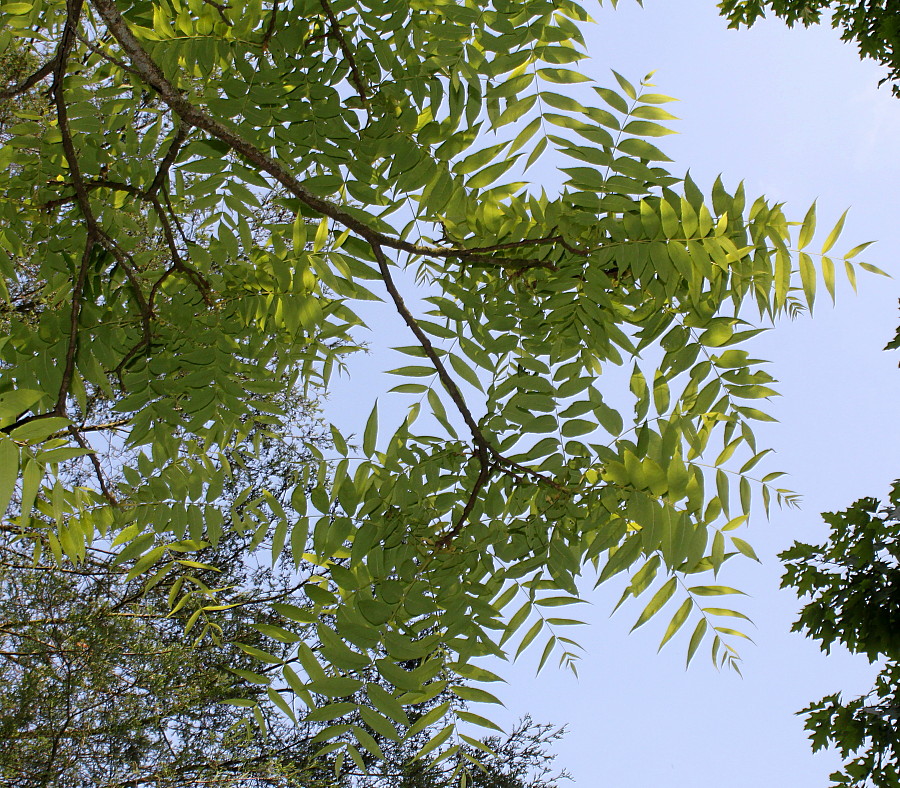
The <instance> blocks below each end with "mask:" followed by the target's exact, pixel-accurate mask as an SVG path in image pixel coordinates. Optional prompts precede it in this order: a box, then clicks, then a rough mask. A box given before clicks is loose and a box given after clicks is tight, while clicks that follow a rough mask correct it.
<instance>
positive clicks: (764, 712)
mask: <svg viewBox="0 0 900 788" xmlns="http://www.w3.org/2000/svg"><path fill="white" fill-rule="evenodd" d="M587 6H588V8H589V9H590V11H591V13H592V14H594V16H595V18H596V20H597V22H598V24H596V25H592V26H589V27H588V28H587V29H586V32H587V35H588V37H589V50H590V52H591V54H592V56H593V59H592V60H591V61H589V62H588V63H587V64H585V65H584V66H583V67H582V68H583V70H584V71H585V72H586V73H588V74H589V75H590V76H592V77H595V78H596V79H598V80H599V81H600V82H601V83H603V84H611V82H612V79H611V76H609V69H610V68H615V69H616V70H617V71H619V72H620V73H622V74H624V75H626V76H627V77H629V78H630V79H632V80H633V81H637V80H639V79H640V78H641V77H642V76H643V75H644V74H645V73H647V72H648V71H651V70H654V69H656V70H657V73H656V76H655V79H654V81H655V83H656V85H657V89H658V91H659V92H662V93H667V94H669V95H672V96H675V97H677V98H679V99H680V102H679V103H678V104H675V105H670V109H671V111H672V112H673V113H674V114H676V115H678V116H679V117H680V119H681V120H680V121H678V122H677V123H675V124H674V127H675V128H676V129H677V130H678V131H679V132H680V133H679V135H678V136H672V137H668V138H666V139H665V140H664V148H665V150H666V151H667V152H668V153H669V155H670V156H672V157H673V158H674V159H675V160H676V161H675V164H674V165H671V169H672V171H673V172H676V173H681V172H683V171H684V170H685V169H687V168H690V169H691V172H692V174H693V177H694V179H695V180H696V181H697V182H698V183H699V184H700V185H701V187H706V188H707V189H708V187H709V186H710V185H711V183H712V181H713V179H714V178H715V176H716V175H717V174H718V173H719V172H721V173H723V177H724V178H725V180H726V183H731V184H733V183H734V182H736V181H737V180H739V179H744V180H745V181H746V186H747V192H748V197H751V198H752V197H755V196H756V195H758V194H759V193H765V194H766V195H767V196H769V197H770V198H773V199H777V200H778V201H784V202H786V203H787V207H788V211H789V213H793V214H794V216H796V218H802V215H803V213H804V212H805V210H806V208H807V206H808V204H809V203H810V202H811V201H812V200H814V199H818V200H819V217H820V223H821V225H822V226H824V225H829V226H830V224H833V223H834V221H835V220H836V219H837V218H838V216H840V213H841V212H842V211H843V210H844V209H845V208H846V207H848V206H852V210H851V213H850V216H849V217H848V220H847V223H846V227H845V230H844V236H843V237H844V240H845V241H846V242H847V246H851V245H854V244H855V243H859V242H862V241H868V240H873V239H877V240H878V243H877V244H876V245H875V246H874V247H872V248H871V249H869V250H867V252H866V253H865V255H864V256H863V257H861V258H860V259H864V260H866V261H868V262H872V263H874V264H876V265H878V266H880V267H881V268H884V269H885V270H888V271H891V272H892V273H894V275H895V276H897V275H898V274H900V266H897V264H896V262H895V258H896V250H897V249H898V247H900V229H898V225H900V217H898V215H897V213H898V208H900V206H898V201H897V199H896V184H898V183H900V154H898V153H897V150H898V146H897V141H898V139H900V100H897V99H893V98H892V97H891V95H890V92H889V89H888V88H882V89H880V90H878V89H876V83H877V81H878V78H879V75H880V72H879V69H878V68H877V67H875V66H874V65H872V64H863V63H860V61H859V59H858V56H857V54H856V51H855V49H854V48H853V47H851V46H847V45H844V44H842V43H841V42H840V41H839V40H838V35H837V33H835V32H834V31H832V30H831V29H829V28H815V29H812V30H803V29H802V28H800V29H795V30H789V29H787V28H786V27H785V26H783V25H782V24H781V23H780V22H777V21H771V22H769V21H767V22H764V23H762V24H760V25H758V26H757V27H756V28H754V29H753V30H751V31H746V30H743V31H731V30H727V29H726V24H725V21H724V20H723V19H721V18H719V17H718V15H717V12H716V8H715V3H714V2H713V0H681V2H679V3H672V2H668V3H664V2H662V0H647V2H646V3H645V5H644V7H643V8H640V7H638V6H637V5H635V4H633V3H630V2H623V3H622V4H620V6H619V8H618V10H615V11H614V10H612V9H611V8H609V7H604V8H602V9H600V8H598V7H597V6H596V4H595V3H590V2H589V3H587ZM535 169H536V168H535ZM530 174H532V177H534V175H535V174H534V173H530ZM537 175H538V176H539V175H540V173H537ZM554 180H555V179H554ZM843 248H847V247H846V246H845V247H843ZM898 278H900V276H898ZM822 296H824V293H823V294H821V295H820V302H819V304H818V305H817V310H816V314H815V316H814V317H813V318H812V319H810V318H807V317H804V318H801V319H800V320H798V321H797V322H795V323H792V324H791V323H782V324H780V325H779V326H778V328H777V329H776V330H775V331H773V332H771V333H770V334H768V335H764V336H763V337H761V338H760V340H759V341H758V342H757V344H756V346H755V347H754V355H756V356H759V357H762V358H767V359H770V360H771V361H772V362H773V364H772V367H771V368H770V371H771V373H772V374H773V375H775V377H776V378H778V379H779V380H780V381H781V385H780V387H779V390H780V391H781V392H782V393H783V394H784V396H783V397H781V398H780V399H777V400H774V401H772V402H771V403H770V404H769V405H768V410H769V412H771V413H773V414H774V415H776V416H777V417H778V418H779V419H780V423H779V424H777V425H772V426H769V427H766V428H760V430H759V436H760V439H761V443H763V444H764V445H769V446H773V447H774V448H775V449H776V450H777V455H776V457H775V458H774V459H773V460H771V461H770V462H769V465H768V466H767V470H774V469H777V470H786V471H789V472H790V473H791V477H790V479H789V481H788V482H787V485H788V486H790V487H791V488H793V489H794V490H796V491H798V492H799V493H801V494H802V495H803V497H804V502H803V506H802V509H801V510H800V511H799V512H798V511H775V513H774V515H773V517H772V520H771V521H770V522H766V521H765V520H764V519H763V518H762V517H761V516H760V517H757V518H756V519H755V521H754V522H753V526H752V528H751V529H750V531H749V536H748V537H747V538H749V540H750V541H751V542H752V543H753V545H754V547H755V548H756V550H757V553H758V554H759V555H760V557H761V559H762V562H763V563H762V566H759V565H756V564H752V563H751V562H749V561H745V562H744V563H743V564H742V565H740V566H738V565H737V564H735V565H734V566H730V567H728V569H729V573H728V582H729V583H730V584H733V585H737V586H738V587H740V588H742V589H744V590H745V591H747V592H748V593H749V594H750V595H751V596H750V598H749V599H747V600H746V601H745V604H744V605H743V607H742V608H741V609H742V610H743V611H744V612H746V613H748V614H749V615H751V617H752V618H753V619H754V621H755V623H756V625H757V628H756V629H752V628H751V630H750V634H751V635H752V637H753V638H754V640H755V641H756V645H755V646H754V645H751V644H746V645H745V646H744V647H743V649H742V656H743V657H744V662H743V669H744V678H743V679H740V678H738V677H737V676H736V675H733V674H730V673H727V672H722V673H717V672H716V671H715V669H714V668H713V667H712V666H711V664H710V662H709V659H708V657H707V656H706V654H707V653H708V652H704V651H701V652H700V653H698V656H697V659H695V661H694V664H693V665H692V667H691V669H690V670H689V671H687V672H685V670H684V653H685V643H684V642H682V641H683V640H684V638H676V639H675V640H674V641H673V642H672V643H670V644H669V645H668V646H667V647H666V648H665V649H664V650H663V652H661V653H660V654H657V653H656V645H657V643H658V641H659V637H660V626H659V624H656V626H654V624H653V623H651V624H649V625H648V626H647V627H645V628H644V630H640V631H638V632H636V633H634V634H632V635H628V634H627V633H628V630H629V628H630V627H631V624H632V623H633V620H634V618H635V617H636V615H637V613H638V608H636V607H634V606H631V607H630V608H627V606H626V608H627V609H624V610H622V611H620V612H619V613H618V614H617V615H616V616H615V617H613V618H609V611H610V609H611V608H612V605H613V604H614V602H615V600H616V599H617V598H618V593H617V591H616V590H615V589H614V588H610V589H605V588H601V589H599V590H598V592H596V593H595V594H594V595H593V597H592V601H593V604H592V605H591V606H590V610H588V611H587V612H586V613H583V615H582V617H584V616H585V615H586V616H587V617H588V618H589V619H590V620H591V622H592V626H591V627H589V628H583V629H581V630H580V631H579V632H578V633H577V635H576V637H577V639H579V640H580V642H581V643H582V644H583V645H584V646H585V648H586V651H587V653H586V655H585V657H584V659H583V660H582V662H581V665H580V674H581V675H580V679H578V680H576V679H575V678H574V677H572V676H571V675H567V674H564V673H562V672H558V671H556V670H554V669H553V668H552V667H548V668H547V669H545V671H544V672H543V673H542V674H541V675H540V676H539V677H537V678H535V677H534V666H535V662H536V658H537V657H536V655H535V654H533V653H531V654H529V653H526V655H525V656H524V657H523V658H522V659H521V660H520V662H519V663H517V664H516V665H515V666H513V667H512V668H511V667H510V666H508V665H506V666H499V672H502V673H503V675H506V676H508V677H509V678H510V683H509V685H507V686H506V687H504V688H503V689H502V690H501V691H500V693H499V694H500V696H501V697H502V699H503V700H504V701H505V703H506V705H507V708H508V713H509V719H514V718H515V717H518V716H520V715H522V714H524V713H526V712H529V713H531V714H532V715H533V716H534V717H535V718H536V719H537V720H539V721H549V722H554V723H557V724H564V723H565V724H568V726H569V733H568V735H567V737H566V738H565V739H564V740H563V741H562V743H561V744H560V745H559V747H558V752H559V759H558V761H559V763H560V765H563V766H565V767H567V768H568V769H569V770H570V771H571V772H572V773H573V776H574V777H575V779H576V785H578V786H584V787H585V788H587V787H590V788H593V786H604V787H605V786H609V787H610V788H658V787H659V786H667V787H670V788H759V786H791V788H824V787H825V786H826V785H828V780H827V775H828V774H829V772H830V771H832V770H833V768H834V767H835V765H836V764H837V759H836V758H835V757H834V756H833V755H827V754H826V755H822V754H819V755H816V756H813V755H812V754H811V753H810V750H809V746H808V742H807V740H806V735H805V733H804V732H803V731H802V725H801V722H800V720H799V719H798V718H796V717H794V716H793V712H795V711H796V710H798V709H799V708H801V707H802V706H804V705H806V704H807V703H808V702H810V701H812V700H817V699H818V698H820V697H821V696H823V695H825V694H828V693H831V692H834V691H837V690H841V689H843V690H845V691H847V692H848V693H860V692H862V691H864V690H866V689H867V688H868V682H869V679H870V677H871V675H872V671H871V668H869V667H868V666H867V665H866V663H865V660H864V659H854V658H851V657H849V656H847V655H845V654H840V653H836V654H833V655H832V656H830V657H825V656H823V655H822V654H821V653H820V652H819V650H818V648H817V647H816V646H815V645H814V644H812V643H810V642H807V641H805V640H804V639H803V638H802V637H800V636H799V635H795V634H790V633H789V629H790V623H791V622H792V621H793V619H794V617H795V615H796V611H797V609H798V604H799V603H798V602H797V600H796V599H795V598H794V597H793V596H792V594H791V593H790V592H779V591H778V590H777V586H778V579H779V577H780V568H779V565H778V562H777V560H776V558H775V555H776V553H777V552H779V551H780V550H782V549H784V548H785V547H787V546H788V545H789V544H790V543H791V542H792V541H793V540H794V539H802V540H805V541H812V540H816V539H819V538H821V537H822V534H823V529H822V527H821V525H820V518H819V517H818V513H819V512H820V511H823V510H831V509H837V508H843V507H845V506H847V505H848V504H850V503H851V502H852V501H853V500H855V499H856V498H859V497H862V496H867V495H876V496H880V495H883V494H884V493H885V492H886V490H887V488H888V485H889V483H890V482H891V481H892V480H893V479H894V478H895V477H900V421H898V419H897V418H896V411H895V408H896V403H897V401H898V393H900V371H898V370H897V361H898V360H900V357H898V354H893V355H892V354H888V353H882V352H881V348H882V347H883V346H884V344H885V343H886V342H887V341H888V340H889V339H890V338H891V337H892V336H893V332H894V329H895V327H896V326H897V324H898V323H900V312H898V310H897V299H898V297H900V283H898V281H897V280H887V279H884V278H881V277H875V276H871V275H863V276H862V277H861V279H860V293H859V295H858V296H853V294H852V292H850V290H849V288H848V287H843V288H841V289H840V292H839V298H838V305H837V307H836V308H834V309H833V308H832V307H831V305H830V302H828V301H827V296H826V297H824V298H823V297H822ZM378 326H379V329H380V330H379V334H378V336H376V337H375V340H376V341H375V344H374V346H375V348H376V350H377V348H378V346H379V345H382V344H387V345H389V344H407V341H406V338H405V337H402V336H400V335H398V336H397V337H385V332H384V328H385V324H383V323H379V324H378ZM398 331H399V328H398ZM392 362H393V359H389V358H386V357H385V355H384V354H383V353H382V352H376V353H374V354H373V355H372V356H369V357H368V358H367V359H361V360H359V361H357V362H355V363H354V365H353V379H352V381H351V382H350V384H349V385H346V384H344V385H339V386H337V387H336V390H335V392H334V395H333V397H332V401H331V407H330V408H329V409H328V413H329V415H331V413H334V412H335V411H337V412H340V411H344V413H346V412H347V410H346V409H347V407H348V406H351V407H354V403H355V407H357V408H358V407H359V404H358V398H359V391H360V389H362V390H364V391H365V392H366V394H367V395H368V394H370V393H371V392H374V391H377V390H379V389H380V390H386V389H387V388H389V387H390V386H391V385H394V384H395V383H396V382H397V381H396V380H393V381H391V380H387V379H385V378H384V377H379V376H378V371H379V370H383V369H386V368H388V366H389V365H391V364H392ZM394 365H395V366H396V364H394ZM332 408H333V409H334V410H332ZM365 410H366V413H359V417H360V419H364V418H365V416H366V415H367V412H368V406H367V407H366V409H365ZM335 420H336V421H337V419H335ZM392 420H399V416H397V419H392ZM342 426H346V427H348V428H350V429H352V426H351V425H349V424H347V423H346V422H343V420H342ZM583 607H584V608H587V607H588V606H583Z"/></svg>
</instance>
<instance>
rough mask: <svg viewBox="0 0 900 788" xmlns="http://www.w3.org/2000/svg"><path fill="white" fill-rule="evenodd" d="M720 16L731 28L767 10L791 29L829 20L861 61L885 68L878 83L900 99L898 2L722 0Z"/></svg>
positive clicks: (759, 15) (871, 0)
mask: <svg viewBox="0 0 900 788" xmlns="http://www.w3.org/2000/svg"><path fill="white" fill-rule="evenodd" d="M719 8H720V9H721V10H722V15H723V16H725V17H726V18H727V19H728V21H729V22H730V26H731V27H739V26H740V25H748V26H750V25H752V24H753V23H754V22H756V20H757V19H759V18H760V17H764V16H765V15H766V11H772V12H773V13H774V14H775V15H776V16H777V17H778V18H779V19H783V20H784V21H785V22H787V23H788V24H789V25H790V26H791V27H793V26H794V25H795V24H796V23H797V22H801V23H802V24H803V25H805V26H806V27H809V26H810V25H813V24H818V23H819V22H821V21H822V15H823V14H825V16H826V19H829V18H830V20H831V26H832V27H834V28H840V30H841V40H843V41H852V42H854V43H855V44H856V45H857V47H858V48H859V55H860V57H862V58H871V59H872V60H875V61H877V62H878V63H879V64H881V65H883V66H885V67H886V68H887V75H886V76H885V77H884V79H882V80H881V82H879V83H878V84H879V85H881V84H884V83H885V82H891V83H893V84H892V86H891V90H892V91H893V93H894V95H895V96H900V46H898V44H900V4H898V3H897V0H722V2H721V3H719Z"/></svg>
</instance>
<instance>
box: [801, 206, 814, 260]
mask: <svg viewBox="0 0 900 788" xmlns="http://www.w3.org/2000/svg"><path fill="white" fill-rule="evenodd" d="M815 232H816V204H815V203H813V204H812V205H810V206H809V210H808V211H807V212H806V216H805V217H804V218H803V224H802V225H801V226H800V238H799V240H798V241H797V248H798V249H805V248H806V247H807V246H809V243H810V241H812V238H813V235H814V234H815Z"/></svg>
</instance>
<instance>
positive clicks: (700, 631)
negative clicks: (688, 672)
mask: <svg viewBox="0 0 900 788" xmlns="http://www.w3.org/2000/svg"><path fill="white" fill-rule="evenodd" d="M706 627H707V624H706V619H705V618H701V619H700V620H699V621H698V622H697V626H696V627H695V628H694V632H693V634H692V635H691V642H690V643H689V644H688V651H687V663H686V664H688V665H690V664H691V660H692V659H693V658H694V654H696V653H697V649H698V648H699V646H700V643H701V642H702V640H703V636H704V635H705V634H706Z"/></svg>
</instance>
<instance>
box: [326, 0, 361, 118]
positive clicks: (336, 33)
mask: <svg viewBox="0 0 900 788" xmlns="http://www.w3.org/2000/svg"><path fill="white" fill-rule="evenodd" d="M319 4H320V5H321V6H322V8H323V9H324V11H325V15H326V16H327V17H328V21H329V22H331V35H332V37H333V38H334V39H335V40H336V41H337V44H338V47H340V50H341V52H342V53H343V55H344V59H345V60H346V61H347V65H348V66H349V67H350V78H351V79H352V80H353V84H354V86H355V87H356V92H357V93H358V94H359V97H360V99H361V100H362V103H363V104H364V105H365V106H366V107H368V106H369V94H368V91H367V90H366V82H365V79H364V78H363V75H362V74H361V73H360V71H359V68H358V67H357V65H356V59H355V58H354V57H353V52H352V51H351V50H350V47H349V45H348V44H347V39H345V38H344V34H343V32H341V24H340V22H338V18H337V17H336V16H335V15H334V9H333V8H332V7H331V3H330V2H329V0H319Z"/></svg>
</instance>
